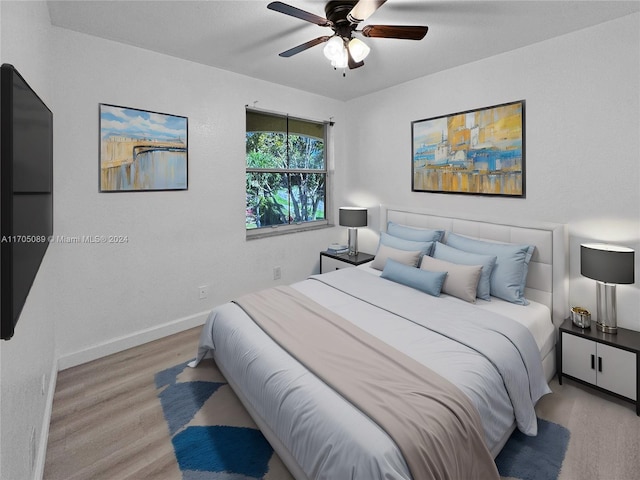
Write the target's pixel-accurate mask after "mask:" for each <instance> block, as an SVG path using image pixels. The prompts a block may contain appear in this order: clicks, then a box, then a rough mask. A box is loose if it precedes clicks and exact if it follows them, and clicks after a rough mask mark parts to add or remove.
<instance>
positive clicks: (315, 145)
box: [246, 109, 327, 233]
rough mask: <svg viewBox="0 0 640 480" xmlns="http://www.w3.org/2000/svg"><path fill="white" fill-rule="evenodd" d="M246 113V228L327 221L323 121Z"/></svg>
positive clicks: (324, 131)
mask: <svg viewBox="0 0 640 480" xmlns="http://www.w3.org/2000/svg"><path fill="white" fill-rule="evenodd" d="M246 116H247V134H246V168H247V170H246V187H247V194H246V228H247V232H250V231H251V233H253V232H254V231H257V230H260V229H264V228H267V227H268V228H273V227H285V226H288V225H293V226H296V227H298V228H299V227H300V226H301V225H306V226H311V225H312V224H313V226H315V225H317V224H322V225H324V224H326V223H327V222H326V216H325V205H326V185H327V159H326V143H327V142H326V139H327V124H326V123H322V122H314V121H310V120H302V119H299V118H292V117H289V116H287V115H278V114H272V113H265V112H258V111H255V110H249V109H247V112H246ZM256 233H257V232H256Z"/></svg>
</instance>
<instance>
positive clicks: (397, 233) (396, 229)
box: [387, 221, 444, 242]
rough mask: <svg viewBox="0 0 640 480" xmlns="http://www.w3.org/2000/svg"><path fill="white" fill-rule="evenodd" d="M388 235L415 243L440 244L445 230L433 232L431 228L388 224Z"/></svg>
mask: <svg viewBox="0 0 640 480" xmlns="http://www.w3.org/2000/svg"><path fill="white" fill-rule="evenodd" d="M387 233H388V234H389V235H393V236H394V237H398V238H404V239H405V240H412V241H414V242H440V241H442V237H443V236H444V230H432V229H430V228H414V227H407V226H406V225H398V224H397V223H393V222H391V221H390V222H387Z"/></svg>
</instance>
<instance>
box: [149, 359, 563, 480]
mask: <svg viewBox="0 0 640 480" xmlns="http://www.w3.org/2000/svg"><path fill="white" fill-rule="evenodd" d="M187 364H188V362H185V363H181V364H179V365H176V366H174V367H171V368H168V369H166V370H163V371H161V372H158V373H157V374H156V376H155V382H156V388H157V389H158V398H159V399H160V403H161V405H162V410H163V412H164V417H165V419H166V421H167V426H168V428H169V433H170V435H171V442H172V443H173V448H174V450H175V454H176V459H177V462H178V466H179V467H180V470H181V472H182V476H183V477H182V478H183V480H205V479H206V480H255V479H260V480H287V479H291V476H290V475H288V472H286V471H284V470H280V471H275V472H271V476H269V474H270V466H273V465H274V463H273V460H274V457H276V459H277V455H275V454H274V452H273V449H272V448H271V445H269V443H268V442H267V441H266V439H265V438H264V436H263V435H262V433H261V432H260V430H258V429H257V428H256V427H255V424H253V422H252V421H250V419H249V417H248V414H247V413H246V411H245V410H244V408H242V406H241V405H240V401H239V400H238V399H237V397H235V396H233V395H229V394H228V391H229V387H228V384H227V383H226V381H225V380H224V378H223V377H222V375H221V374H220V373H219V372H218V371H217V368H216V367H215V365H214V364H213V363H210V364H209V366H210V367H211V368H206V367H204V366H203V365H201V366H200V367H198V368H196V369H190V368H188V367H187ZM210 379H214V380H217V381H210ZM222 387H225V388H222ZM225 390H226V391H227V394H224V393H221V392H225ZM205 404H207V405H208V407H207V408H205V407H204V406H205ZM230 404H233V405H230ZM207 409H208V410H207ZM206 411H208V412H209V413H207V412H206ZM215 411H219V412H220V414H219V415H216V414H214V413H211V412H215ZM232 411H236V412H238V411H239V412H241V413H240V416H241V417H244V418H241V419H238V418H237V416H236V417H233V414H231V413H229V412H232ZM203 412H205V413H203ZM197 415H200V417H199V418H198V417H197ZM232 417H233V418H232ZM247 425H251V426H247ZM569 438H570V434H569V431H568V430H567V429H566V428H564V427H563V426H561V425H558V424H556V423H553V422H549V421H546V420H542V419H538V435H537V436H536V437H528V436H526V435H524V434H522V433H520V432H519V431H517V430H516V431H515V432H514V433H513V434H512V435H511V438H510V439H509V441H508V442H507V444H506V445H505V447H504V448H503V450H502V452H500V454H499V455H498V457H497V458H496V465H497V466H498V471H499V472H500V475H501V476H502V477H510V478H517V479H521V480H556V479H557V478H558V475H559V473H560V469H561V467H562V462H563V461H564V456H565V453H566V451H567V446H568V444H569ZM277 462H280V461H279V459H277ZM277 468H280V469H282V468H283V467H282V466H281V463H280V464H279V467H278V466H276V469H277Z"/></svg>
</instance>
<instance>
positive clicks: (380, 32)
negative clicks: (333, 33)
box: [362, 25, 429, 40]
mask: <svg viewBox="0 0 640 480" xmlns="http://www.w3.org/2000/svg"><path fill="white" fill-rule="evenodd" d="M428 30H429V27H418V26H406V25H397V26H396V25H367V26H366V27H364V28H363V29H362V34H363V35H364V36H365V37H376V38H399V39H401V40H422V39H423V38H424V36H425V35H426V34H427V31H428Z"/></svg>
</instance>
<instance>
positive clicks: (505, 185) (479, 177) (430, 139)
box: [411, 100, 525, 198]
mask: <svg viewBox="0 0 640 480" xmlns="http://www.w3.org/2000/svg"><path fill="white" fill-rule="evenodd" d="M524 107H525V102H524V100H520V101H517V102H511V103H503V104H500V105H494V106H491V107H485V108H481V109H478V110H468V111H465V112H459V113H454V114H450V115H443V116H440V117H434V118H429V119H426V120H417V121H414V122H412V123H411V131H412V141H413V145H412V158H411V163H412V168H411V174H412V179H411V190H412V191H414V192H438V193H456V194H473V195H497V196H508V197H520V198H524V197H525V120H524V119H525V115H524Z"/></svg>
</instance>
